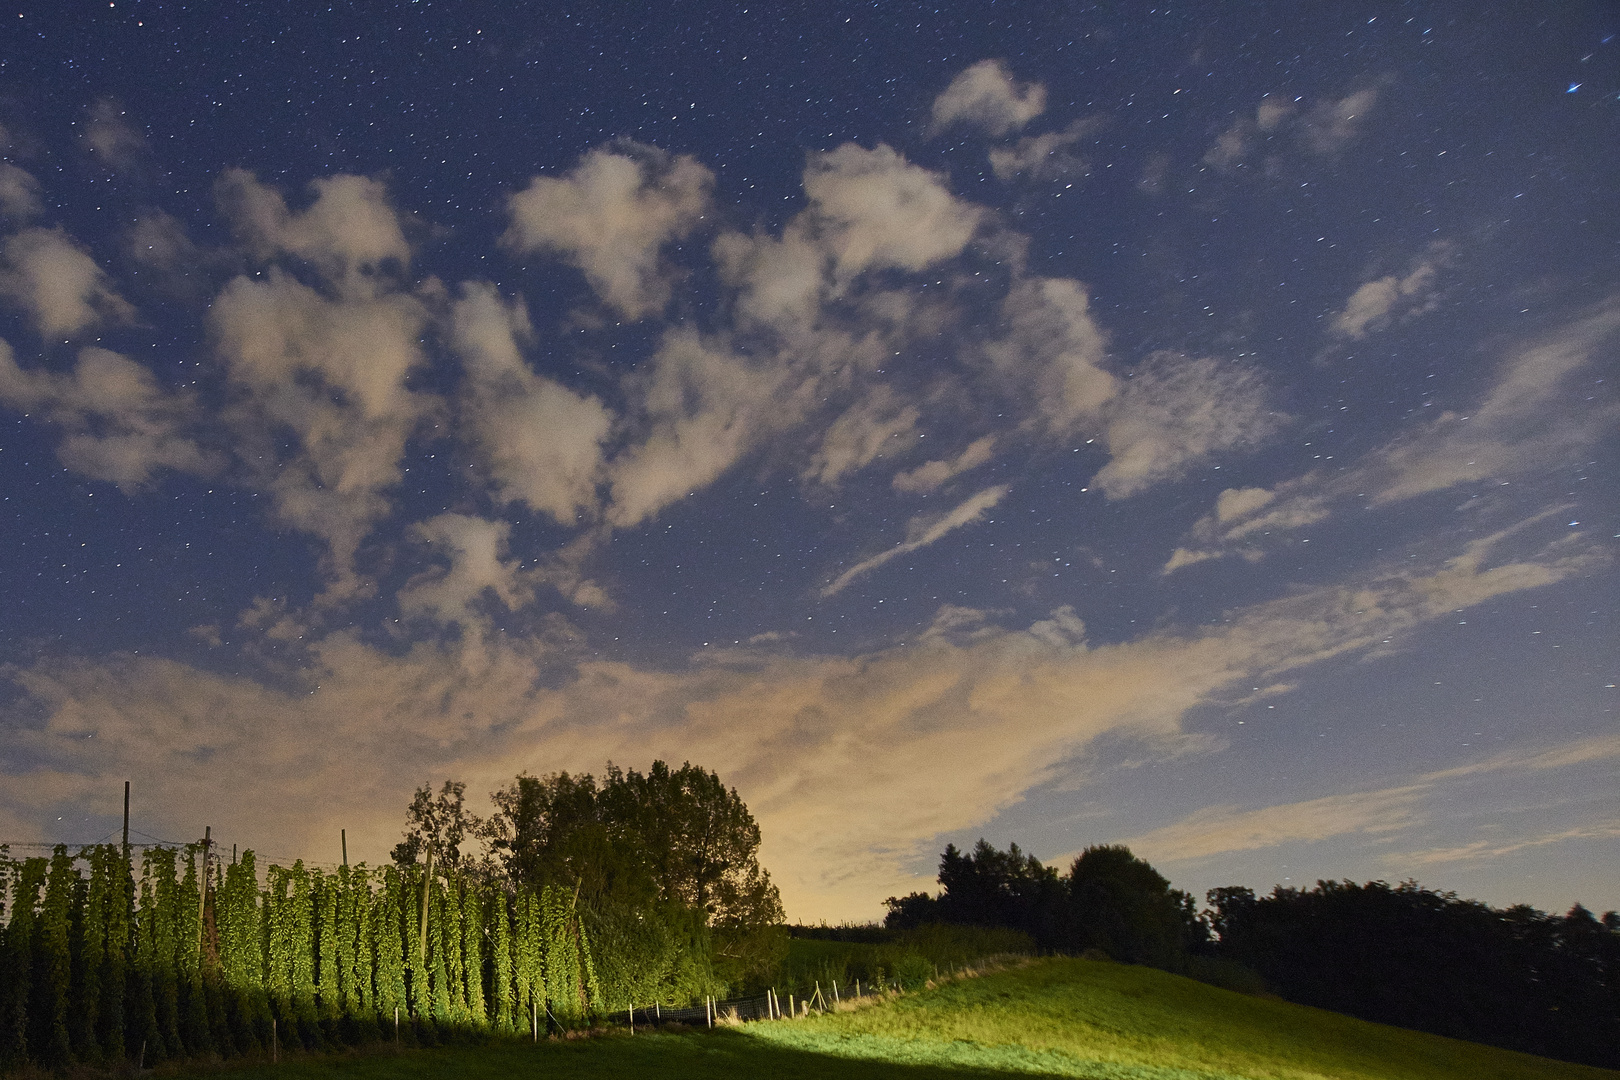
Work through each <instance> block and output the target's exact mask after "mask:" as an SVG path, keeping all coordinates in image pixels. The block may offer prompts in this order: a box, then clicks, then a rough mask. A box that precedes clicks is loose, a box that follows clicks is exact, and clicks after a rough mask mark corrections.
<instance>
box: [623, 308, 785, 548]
mask: <svg viewBox="0 0 1620 1080" xmlns="http://www.w3.org/2000/svg"><path fill="white" fill-rule="evenodd" d="M786 376H787V373H786V371H785V370H784V369H783V368H782V367H780V366H779V365H769V364H758V363H750V362H749V361H747V360H744V359H743V358H741V357H739V356H736V355H734V354H733V353H731V352H730V351H729V350H728V349H727V348H725V346H724V345H723V344H721V343H717V342H712V341H707V340H705V339H703V338H702V337H700V336H699V335H697V334H695V333H693V332H690V331H687V330H674V331H671V332H669V333H668V334H666V335H665V338H664V341H663V344H662V345H661V346H660V347H659V350H658V353H657V355H656V356H654V358H653V363H652V372H651V374H650V376H648V377H646V378H645V379H644V380H640V379H638V380H637V382H636V383H635V389H636V390H637V391H638V393H639V397H640V401H641V403H642V406H643V408H644V409H645V412H646V417H645V421H644V433H643V435H642V437H641V438H640V439H639V440H638V441H637V442H635V443H634V444H633V445H631V446H629V447H627V448H626V449H625V450H624V451H622V452H621V453H620V454H619V455H617V456H616V457H615V458H614V459H613V461H612V462H611V463H610V464H609V466H608V481H609V483H610V485H611V499H610V503H609V506H608V510H607V520H608V521H609V522H610V523H611V524H613V525H615V526H618V527H621V528H623V527H628V526H631V525H635V524H637V523H638V522H641V521H644V520H646V519H647V518H649V517H651V516H652V515H654V514H656V513H657V512H658V511H659V510H661V509H663V508H664V507H665V506H668V505H669V504H670V503H672V502H675V501H676V500H677V499H682V498H685V497H686V496H687V495H688V494H690V493H692V492H693V491H696V490H697V489H699V488H702V487H705V486H707V485H708V484H710V483H712V482H713V481H714V480H715V479H716V478H717V477H719V476H720V475H721V474H722V473H724V472H725V471H726V470H727V469H729V468H730V467H731V466H732V465H733V464H734V463H736V461H737V460H738V459H739V458H741V457H742V455H743V453H744V451H745V450H747V449H748V447H749V446H750V445H751V444H752V443H753V441H754V439H756V438H757V437H758V435H759V434H760V433H761V432H762V431H764V430H767V429H769V428H772V427H774V426H776V425H779V424H782V423H784V422H788V421H791V420H792V419H794V418H793V417H791V416H785V415H784V414H782V413H780V412H773V410H772V408H771V406H772V403H773V401H774V400H775V398H776V395H777V392H778V390H779V389H780V387H781V386H782V383H783V381H784V379H785V378H786Z"/></svg>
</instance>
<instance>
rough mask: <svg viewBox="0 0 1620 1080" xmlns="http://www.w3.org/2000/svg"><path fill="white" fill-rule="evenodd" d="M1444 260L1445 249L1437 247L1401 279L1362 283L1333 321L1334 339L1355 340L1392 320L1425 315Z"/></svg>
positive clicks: (1382, 279) (1379, 279) (1391, 275)
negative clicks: (1336, 337)
mask: <svg viewBox="0 0 1620 1080" xmlns="http://www.w3.org/2000/svg"><path fill="white" fill-rule="evenodd" d="M1445 257H1446V248H1445V247H1444V246H1437V247H1435V248H1433V249H1431V251H1430V254H1429V255H1427V256H1425V257H1424V258H1422V259H1420V260H1418V261H1417V262H1416V264H1415V265H1414V266H1413V267H1412V269H1411V270H1409V271H1408V272H1407V273H1406V274H1405V275H1400V276H1398V275H1395V274H1387V275H1385V276H1384V277H1381V278H1376V279H1374V280H1372V281H1367V282H1363V283H1362V284H1361V285H1360V286H1359V287H1357V289H1356V291H1355V292H1353V293H1351V294H1350V299H1349V300H1348V301H1346V302H1345V305H1344V310H1343V311H1341V312H1339V314H1338V315H1337V316H1336V317H1335V318H1334V320H1333V325H1332V332H1333V333H1334V334H1335V335H1336V336H1338V337H1344V338H1350V339H1351V340H1359V339H1361V338H1364V337H1366V336H1367V334H1368V333H1370V332H1372V331H1374V330H1381V329H1383V328H1384V327H1385V326H1388V325H1389V324H1390V323H1391V322H1392V321H1394V320H1395V319H1398V318H1403V317H1410V316H1413V315H1417V314H1421V313H1422V312H1424V311H1428V310H1429V309H1430V308H1432V307H1433V305H1434V284H1435V279H1436V278H1437V277H1438V276H1439V268H1440V266H1441V265H1442V264H1443V262H1444V260H1445Z"/></svg>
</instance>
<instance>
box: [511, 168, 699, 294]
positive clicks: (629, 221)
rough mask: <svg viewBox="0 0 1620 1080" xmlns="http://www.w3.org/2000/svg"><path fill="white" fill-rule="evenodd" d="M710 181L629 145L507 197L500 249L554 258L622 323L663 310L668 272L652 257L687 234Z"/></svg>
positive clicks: (696, 220) (668, 287)
mask: <svg viewBox="0 0 1620 1080" xmlns="http://www.w3.org/2000/svg"><path fill="white" fill-rule="evenodd" d="M713 186H714V174H713V173H711V172H710V171H709V170H708V169H706V168H704V167H703V166H702V165H699V164H698V163H697V161H696V160H694V159H693V158H691V157H688V156H686V155H684V154H683V155H681V156H679V157H671V156H670V155H669V154H666V153H665V152H664V151H662V150H659V149H657V148H655V147H651V146H645V145H643V144H641V143H637V142H632V141H628V140H625V141H622V142H620V143H617V144H615V148H614V149H612V150H607V149H597V150H592V151H590V152H589V153H587V154H586V155H585V156H584V157H583V158H582V159H581V160H580V163H579V165H577V166H576V167H575V168H574V170H573V172H571V173H569V174H568V175H567V176H566V177H564V178H562V179H556V178H553V177H548V176H536V177H534V178H533V179H532V180H530V181H529V186H528V187H526V188H525V189H524V190H522V191H520V192H518V193H516V194H514V195H512V196H510V197H509V198H508V200H507V210H508V212H509V213H510V214H511V218H512V224H511V227H510V228H508V229H507V231H506V234H505V235H504V236H503V237H502V242H503V243H504V244H506V245H507V246H509V247H510V248H511V249H512V250H514V251H516V252H517V253H519V254H527V253H530V252H534V251H542V250H544V251H554V252H557V253H558V254H560V255H562V256H563V257H564V258H566V259H567V260H568V261H569V262H571V263H573V264H574V265H575V266H578V267H579V268H580V269H581V270H582V271H584V273H585V278H586V280H587V281H589V282H590V284H591V288H593V289H594V290H596V293H597V295H598V296H600V297H601V298H602V300H603V301H605V302H606V303H608V304H609V305H611V306H613V307H615V308H617V309H618V310H619V311H620V312H622V313H623V314H624V315H625V316H626V317H627V318H631V319H641V318H645V317H647V316H649V315H655V314H657V313H658V312H659V311H662V310H663V308H664V306H665V305H666V304H667V303H669V298H670V292H671V286H672V280H673V278H674V270H673V269H672V268H671V267H670V266H669V265H668V264H667V263H666V262H664V261H663V260H662V258H661V257H660V252H661V251H662V249H663V247H664V245H666V244H668V243H669V242H670V241H672V240H676V239H680V238H683V237H685V236H688V235H690V234H691V232H692V231H693V230H694V229H695V228H696V227H697V225H698V223H699V222H700V221H701V220H702V219H703V217H704V214H705V211H706V210H707V209H708V207H709V199H710V192H711V189H712V188H713Z"/></svg>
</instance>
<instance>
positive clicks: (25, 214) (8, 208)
mask: <svg viewBox="0 0 1620 1080" xmlns="http://www.w3.org/2000/svg"><path fill="white" fill-rule="evenodd" d="M43 210H44V207H43V205H42V204H41V203H40V201H39V182H38V181H37V180H35V179H34V177H33V175H32V174H31V173H29V172H28V171H27V170H25V169H19V168H18V167H17V166H15V165H12V164H11V163H10V162H5V161H0V217H9V218H14V219H16V220H18V221H26V220H28V219H29V218H31V217H35V216H37V215H39V214H40V213H42V212H43Z"/></svg>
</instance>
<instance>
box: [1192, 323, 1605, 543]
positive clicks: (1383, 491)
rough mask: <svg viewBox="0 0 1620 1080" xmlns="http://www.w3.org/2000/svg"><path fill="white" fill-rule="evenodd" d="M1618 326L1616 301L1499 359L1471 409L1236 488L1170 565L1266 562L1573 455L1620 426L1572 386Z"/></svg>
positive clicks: (1601, 404) (1600, 402) (1599, 401)
mask: <svg viewBox="0 0 1620 1080" xmlns="http://www.w3.org/2000/svg"><path fill="white" fill-rule="evenodd" d="M1617 334H1620V301H1610V302H1608V303H1606V304H1604V305H1602V306H1600V307H1599V308H1598V309H1596V310H1595V311H1593V312H1590V313H1588V314H1587V315H1585V316H1584V317H1582V318H1580V319H1577V320H1575V321H1573V322H1572V323H1570V324H1569V325H1567V326H1564V327H1562V328H1560V329H1558V330H1557V331H1555V332H1553V333H1552V334H1550V335H1548V336H1547V337H1546V338H1544V339H1543V340H1542V341H1540V342H1537V343H1535V344H1531V345H1528V346H1525V347H1521V348H1519V349H1517V350H1515V351H1513V352H1512V353H1510V354H1509V355H1508V357H1507V358H1506V359H1505V360H1504V361H1503V362H1502V363H1501V364H1500V365H1499V367H1498V368H1497V372H1496V377H1495V379H1494V381H1493V383H1492V384H1491V386H1490V388H1489V389H1488V390H1487V392H1486V393H1485V396H1484V398H1483V399H1482V400H1480V401H1479V402H1478V403H1477V404H1476V405H1475V407H1474V408H1473V409H1471V410H1468V411H1466V412H1461V413H1459V412H1455V411H1451V410H1444V411H1441V412H1440V413H1439V415H1437V416H1435V417H1433V418H1432V419H1429V420H1427V421H1426V422H1417V423H1416V424H1414V426H1413V428H1411V429H1410V430H1409V431H1408V432H1407V433H1405V434H1403V435H1401V436H1399V437H1397V438H1395V439H1393V440H1391V441H1389V442H1387V443H1385V444H1384V445H1382V446H1378V447H1375V448H1374V449H1372V450H1371V451H1369V452H1367V453H1366V454H1364V455H1362V457H1361V458H1360V459H1359V460H1358V461H1353V462H1351V463H1350V464H1349V465H1348V467H1346V468H1340V469H1336V470H1332V471H1329V470H1326V469H1320V470H1313V471H1311V472H1308V473H1305V474H1304V475H1302V476H1298V477H1296V478H1294V479H1292V480H1287V481H1284V482H1283V483H1281V484H1278V485H1276V486H1275V487H1273V488H1270V489H1265V488H1242V489H1235V488H1229V489H1227V490H1226V491H1223V492H1222V493H1221V494H1220V496H1219V498H1218V500H1217V504H1216V508H1215V511H1214V512H1213V513H1211V514H1208V515H1206V516H1205V517H1203V518H1201V519H1200V520H1199V521H1198V522H1197V523H1196V524H1195V525H1194V526H1193V527H1192V529H1191V530H1190V531H1189V532H1188V534H1187V536H1186V537H1185V538H1184V540H1183V542H1182V544H1181V545H1180V547H1179V548H1178V550H1177V552H1176V554H1175V555H1174V556H1172V559H1171V564H1173V565H1170V564H1167V566H1166V567H1165V571H1166V572H1167V573H1168V572H1170V571H1171V570H1174V569H1177V568H1179V567H1182V566H1189V565H1193V564H1195V563H1197V562H1200V561H1203V560H1204V559H1208V558H1213V557H1218V556H1225V555H1232V554H1243V555H1246V556H1249V557H1251V558H1255V559H1258V558H1261V557H1263V555H1264V554H1265V551H1266V550H1267V544H1268V539H1267V538H1268V537H1269V538H1270V540H1269V543H1275V542H1276V541H1277V540H1279V539H1281V538H1282V537H1284V536H1286V535H1287V534H1288V533H1289V532H1290V531H1292V530H1295V529H1299V528H1303V527H1306V526H1309V525H1314V524H1316V523H1317V522H1320V521H1323V520H1326V519H1327V518H1329V517H1331V516H1333V515H1334V514H1336V513H1340V512H1342V511H1343V510H1345V509H1347V508H1349V507H1351V506H1373V507H1379V506H1387V505H1390V504H1394V503H1399V502H1403V501H1405V500H1408V499H1413V498H1417V497H1419V496H1423V495H1427V494H1430V493H1433V492H1438V491H1445V490H1447V489H1450V488H1454V487H1458V486H1461V485H1465V484H1471V483H1477V482H1480V481H1484V480H1494V481H1497V482H1498V483H1500V482H1512V481H1515V480H1519V479H1521V478H1522V477H1525V476H1527V475H1532V474H1534V473H1536V472H1539V471H1541V470H1544V469H1546V468H1548V467H1550V466H1553V465H1556V464H1559V463H1561V462H1565V461H1570V460H1575V459H1577V458H1579V456H1580V455H1583V454H1585V453H1586V452H1587V451H1588V450H1590V448H1591V447H1593V446H1595V445H1597V444H1598V442H1599V441H1600V440H1601V439H1603V438H1605V437H1608V436H1609V435H1610V434H1612V432H1613V431H1614V430H1615V428H1616V427H1617V426H1620V408H1617V407H1616V406H1615V405H1614V404H1613V403H1612V402H1611V401H1607V400H1604V399H1603V398H1602V397H1600V396H1598V395H1596V394H1588V393H1584V392H1582V393H1579V394H1577V393H1575V392H1574V391H1573V389H1572V385H1571V384H1572V382H1573V381H1574V380H1575V378H1576V377H1577V376H1579V375H1580V374H1581V373H1582V372H1585V371H1590V370H1591V368H1592V365H1593V364H1594V363H1595V362H1596V361H1597V360H1599V359H1600V358H1601V357H1603V356H1605V355H1606V350H1607V348H1608V347H1609V345H1610V344H1611V343H1612V342H1613V341H1614V339H1615V337H1616V335H1617Z"/></svg>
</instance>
